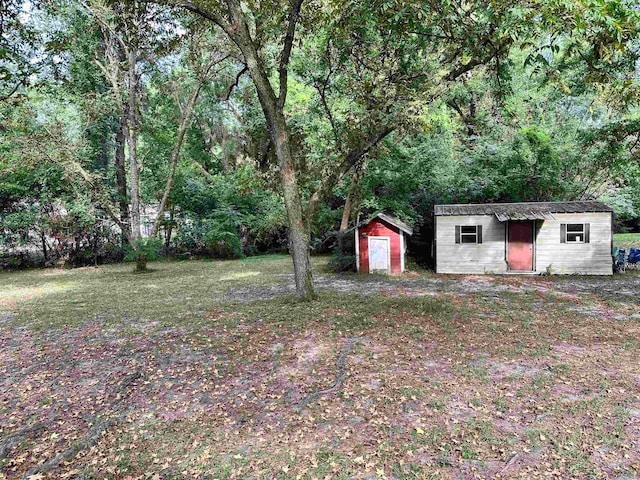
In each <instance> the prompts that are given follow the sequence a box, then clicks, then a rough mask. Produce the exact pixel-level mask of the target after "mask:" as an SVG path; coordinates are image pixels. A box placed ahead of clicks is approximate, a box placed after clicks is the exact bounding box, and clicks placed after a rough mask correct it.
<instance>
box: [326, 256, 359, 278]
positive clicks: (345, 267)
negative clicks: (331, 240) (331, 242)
mask: <svg viewBox="0 0 640 480" xmlns="http://www.w3.org/2000/svg"><path fill="white" fill-rule="evenodd" d="M329 268H330V269H331V270H332V271H334V272H336V273H342V272H355V271H356V257H355V255H340V254H338V253H334V254H333V255H332V256H331V260H330V261H329Z"/></svg>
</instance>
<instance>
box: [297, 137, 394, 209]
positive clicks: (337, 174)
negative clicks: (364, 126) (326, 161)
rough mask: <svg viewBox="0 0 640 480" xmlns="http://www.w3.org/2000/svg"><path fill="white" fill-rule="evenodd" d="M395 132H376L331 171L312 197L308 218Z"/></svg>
mask: <svg viewBox="0 0 640 480" xmlns="http://www.w3.org/2000/svg"><path fill="white" fill-rule="evenodd" d="M394 130H395V127H384V128H383V129H382V130H380V131H378V132H375V133H373V134H371V135H370V136H369V139H368V140H367V141H366V143H365V144H364V145H362V146H360V147H359V148H356V149H354V150H351V151H350V152H349V153H348V154H347V155H346V156H345V158H344V160H343V161H342V163H341V164H340V165H338V167H336V168H335V169H333V170H332V171H331V173H330V174H329V176H328V177H326V178H325V180H324V181H323V182H322V184H321V185H320V187H319V188H318V189H317V190H316V191H315V192H314V193H313V194H312V195H311V198H310V199H309V203H308V204H307V208H306V215H307V218H314V216H315V214H316V212H317V210H318V207H319V205H320V202H322V201H323V200H325V199H326V198H327V197H328V196H329V195H330V194H331V192H332V191H333V189H334V188H335V186H336V185H337V184H338V182H339V181H340V179H341V178H342V177H343V176H344V175H345V174H346V173H347V172H348V171H349V170H350V169H351V168H352V167H353V166H355V165H357V164H358V162H360V161H361V160H362V159H363V158H364V156H365V155H366V154H367V153H369V151H371V149H372V148H373V147H375V146H376V145H378V143H380V142H381V141H382V140H384V139H385V138H386V137H387V136H388V135H390V134H391V132H393V131H394Z"/></svg>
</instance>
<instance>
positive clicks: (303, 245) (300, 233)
mask: <svg viewBox="0 0 640 480" xmlns="http://www.w3.org/2000/svg"><path fill="white" fill-rule="evenodd" d="M240 30H241V32H244V35H241V36H240V37H239V38H238V39H237V40H238V42H237V45H238V46H239V47H240V49H241V50H242V52H243V54H244V57H245V60H246V62H247V68H248V71H249V75H250V76H251V79H252V80H253V83H254V85H255V87H256V92H257V93H258V100H259V101H260V105H261V107H262V111H263V113H264V116H265V119H266V121H267V126H268V128H269V135H270V137H271V141H272V142H273V145H274V146H275V153H276V157H277V159H278V164H279V167H280V177H281V180H282V192H283V196H284V204H285V208H286V210H287V221H288V225H289V251H290V253H291V257H292V259H293V271H294V276H295V280H296V294H297V295H298V297H299V298H301V299H304V300H311V299H314V298H316V294H315V291H314V288H313V274H312V272H311V254H310V249H309V246H310V228H309V225H310V222H311V219H310V218H307V219H305V217H304V215H303V208H302V194H301V192H300V186H299V185H298V178H297V176H296V169H295V163H294V160H293V155H292V153H291V144H290V142H289V131H288V128H287V123H286V120H285V116H284V97H280V99H279V98H278V97H277V96H276V95H275V93H274V91H273V89H272V88H271V84H270V83H269V78H268V77H267V75H266V73H265V71H264V70H263V69H262V68H261V67H260V61H259V59H258V55H257V51H256V50H255V45H253V43H252V41H251V40H250V36H249V34H248V27H247V26H246V25H245V24H243V25H242V27H241V29H240ZM285 85H286V82H285ZM281 94H282V92H281Z"/></svg>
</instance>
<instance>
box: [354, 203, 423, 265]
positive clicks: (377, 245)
mask: <svg viewBox="0 0 640 480" xmlns="http://www.w3.org/2000/svg"><path fill="white" fill-rule="evenodd" d="M412 234H413V230H412V229H411V227H409V226H408V225H407V224H406V223H404V222H402V221H400V220H398V219H397V218H395V217H393V216H392V215H387V214H385V213H378V214H376V215H374V216H373V217H371V218H370V219H369V220H367V221H365V222H362V223H359V224H358V225H357V226H356V229H355V244H356V266H357V268H358V271H359V272H367V273H386V274H399V273H402V272H404V260H405V254H406V251H407V242H406V238H405V237H406V235H412Z"/></svg>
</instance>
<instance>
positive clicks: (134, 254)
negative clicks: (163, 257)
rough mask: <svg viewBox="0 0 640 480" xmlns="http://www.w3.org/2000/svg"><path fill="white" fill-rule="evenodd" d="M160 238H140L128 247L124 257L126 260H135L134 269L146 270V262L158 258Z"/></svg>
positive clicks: (160, 245) (138, 270)
mask: <svg viewBox="0 0 640 480" xmlns="http://www.w3.org/2000/svg"><path fill="white" fill-rule="evenodd" d="M161 247H162V240H161V239H159V238H141V239H140V240H137V241H136V242H135V243H133V244H132V245H131V246H130V247H129V252H128V253H127V255H126V256H125V257H124V259H125V260H127V261H135V262H136V271H137V272H144V271H146V270H147V262H151V261H153V260H157V259H158V258H160V248H161Z"/></svg>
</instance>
